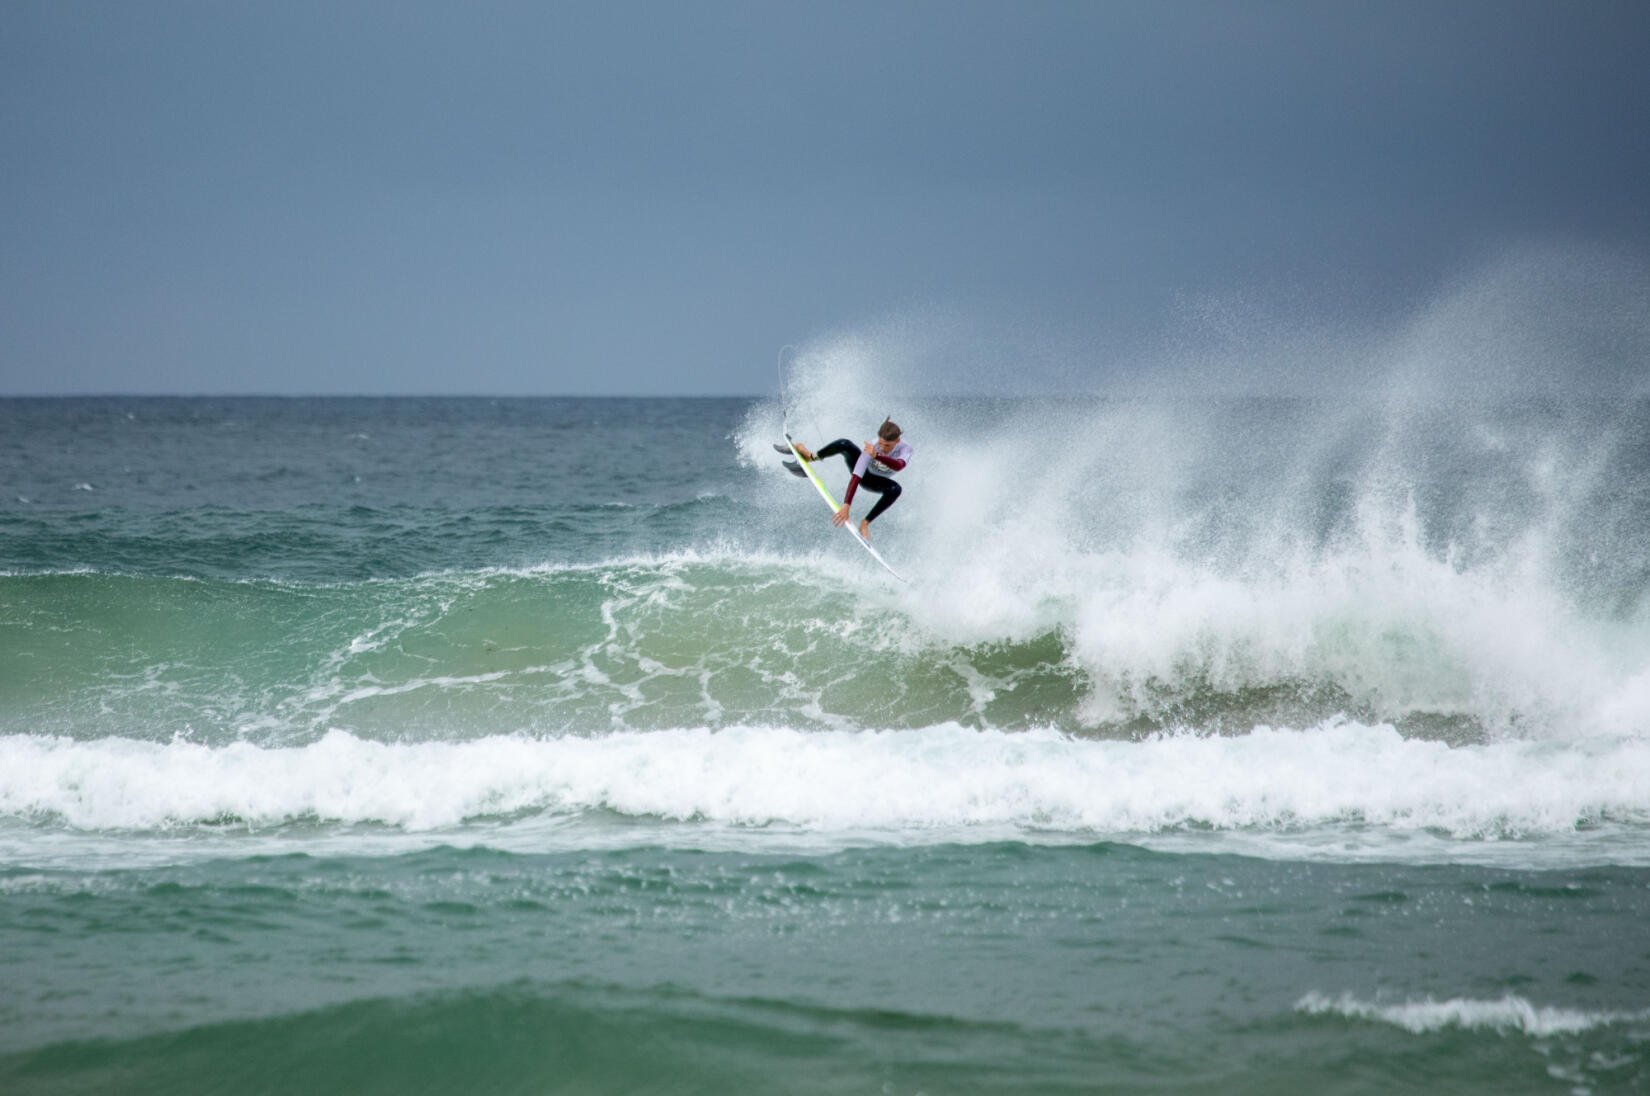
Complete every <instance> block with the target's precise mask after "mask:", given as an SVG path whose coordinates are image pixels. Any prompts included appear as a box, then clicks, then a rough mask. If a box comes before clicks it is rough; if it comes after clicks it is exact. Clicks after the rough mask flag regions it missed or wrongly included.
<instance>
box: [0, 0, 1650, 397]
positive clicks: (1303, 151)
mask: <svg viewBox="0 0 1650 1096" xmlns="http://www.w3.org/2000/svg"><path fill="white" fill-rule="evenodd" d="M0 149H3V150H4V151H3V155H4V171H3V172H0V296H3V307H0V393H5V394H20V393H80V392H181V393H197V392H206V393H232V392H260V393H261V392H269V393H299V392H303V393H333V392H362V393H400V392H407V393H424V392H473V393H500V394H513V393H521V394H536V393H551V394H554V393H614V394H650V393H659V394H700V393H703V394H736V393H759V392H765V391H769V390H770V389H771V386H772V381H771V377H772V368H773V359H774V354H775V352H776V350H777V349H778V347H779V346H780V345H781V344H783V343H788V342H789V343H806V342H808V341H809V340H819V339H822V338H828V337H831V336H832V335H833V334H836V333H841V332H853V331H855V330H858V329H860V328H866V329H872V330H875V329H886V328H887V327H888V326H889V325H890V324H893V325H896V326H897V325H899V324H900V323H905V322H910V323H914V324H917V325H918V326H921V325H925V324H926V325H928V326H930V327H932V328H935V329H949V330H951V331H952V332H953V338H952V340H951V344H950V345H951V347H952V349H953V350H955V348H956V347H957V346H958V345H960V344H962V343H970V342H971V343H973V344H974V345H975V346H977V347H990V348H991V349H989V350H982V351H980V352H979V353H978V354H977V355H975V357H976V358H977V359H978V360H975V361H973V362H972V363H971V365H970V368H972V369H974V370H975V371H976V373H977V374H981V375H984V374H990V373H992V372H994V371H995V372H997V373H999V374H1008V373H1010V372H1012V371H1015V370H1022V371H1023V370H1031V371H1033V372H1036V371H1038V370H1041V371H1042V372H1043V373H1044V374H1045V375H1046V376H1045V380H1046V381H1047V383H1048V384H1051V385H1053V386H1055V387H1058V386H1060V385H1061V384H1065V383H1070V382H1071V379H1072V378H1073V377H1083V376H1087V375H1089V374H1094V375H1097V376H1100V377H1102V378H1104V376H1106V375H1109V374H1125V373H1127V371H1128V370H1129V369H1130V368H1131V363H1132V362H1134V361H1136V360H1137V357H1138V356H1140V355H1145V354H1148V353H1149V352H1151V351H1150V349H1149V348H1154V347H1156V348H1161V346H1162V345H1163V343H1164V342H1165V341H1168V342H1172V341H1173V338H1174V335H1173V331H1174V328H1175V326H1176V325H1177V324H1180V323H1183V322H1185V317H1186V316H1187V315H1188V314H1200V315H1201V314H1206V313H1207V312H1208V309H1209V305H1208V302H1211V301H1214V302H1228V305H1226V306H1222V307H1229V303H1230V302H1232V301H1234V300H1236V301H1240V302H1241V301H1246V300H1251V299H1265V300H1268V301H1271V302H1274V305H1269V306H1268V307H1275V302H1277V301H1285V302H1288V303H1287V306H1286V311H1287V312H1288V313H1289V314H1290V315H1291V316H1292V317H1293V318H1294V319H1296V320H1299V322H1301V323H1302V324H1303V325H1308V326H1310V325H1317V326H1319V327H1322V326H1324V325H1328V326H1331V327H1333V326H1334V325H1336V324H1339V323H1345V324H1347V325H1351V326H1357V325H1362V324H1368V323H1371V322H1379V319H1380V317H1381V316H1382V315H1384V314H1387V313H1399V312H1402V311H1404V310H1406V309H1414V308H1416V307H1417V306H1418V304H1419V303H1420V302H1424V301H1425V300H1426V299H1427V298H1428V297H1429V295H1431V294H1435V293H1437V292H1438V291H1439V289H1438V287H1439V286H1440V285H1444V284H1448V283H1449V282H1450V280H1451V279H1460V278H1463V277H1469V276H1470V275H1471V272H1472V271H1473V270H1475V269H1478V268H1480V267H1481V265H1482V264H1484V263H1486V262H1491V261H1492V257H1493V256H1494V255H1496V254H1498V253H1501V252H1503V251H1504V250H1505V249H1507V248H1524V247H1528V246H1531V245H1532V244H1533V245H1541V246H1550V245H1554V243H1555V242H1556V244H1557V246H1560V247H1561V248H1563V249H1568V252H1569V253H1574V252H1575V250H1576V249H1578V248H1579V249H1582V250H1583V251H1586V250H1587V249H1596V250H1597V252H1598V253H1600V254H1608V255H1609V256H1611V259H1610V262H1611V263H1613V264H1616V268H1619V269H1623V270H1626V271H1629V272H1633V271H1642V270H1643V269H1645V265H1644V264H1645V263H1646V261H1647V258H1646V257H1647V256H1650V5H1646V4H1644V3H1643V2H1642V0H1632V2H1623V3H1589V2H1579V3H1564V2H1559V0H1551V2H1545V3H1522V2H1517V0H1485V2H1454V3H1452V2H1449V0H1425V2H1414V3H1411V2H1404V0H1378V2H1372V3H1355V2H1336V0H1307V2H1303V3H1259V2H1239V0H1226V2H1221V3H1193V2H1183V0H1150V2H1143V3H1107V2H1099V0H1095V2H1089V3H1046V2H1044V3H1039V2H1018V3H989V4H988V3H969V2H963V0H941V2H933V3H928V2H900V0H879V2H863V3H860V2H844V3H824V2H813V3H806V4H795V3H785V2H779V0H756V2H749V3H745V2H726V0H694V2H688V3H676V2H661V3H648V4H637V3H622V2H619V3H615V2H611V0H608V2H601V3H588V4H587V3H548V2H545V3H481V2H478V3H464V4H461V3H457V2H452V3H433V2H424V0H387V2H383V3H356V2H349V0H326V2H320V3H316V2H307V0H296V2H294V0H283V2H280V3H265V4H250V3H229V2H222V0H207V2H186V0H167V2H147V3H145V2H132V0H111V2H107V3H86V2H80V0H46V2H30V0H7V3H5V4H4V5H3V6H0ZM1631 295H1632V294H1631V293H1630V294H1629V296H1631ZM959 331H960V332H964V334H962V335H957V334H956V332H959ZM1034 348H1035V349H1034ZM940 387H943V385H941V386H940Z"/></svg>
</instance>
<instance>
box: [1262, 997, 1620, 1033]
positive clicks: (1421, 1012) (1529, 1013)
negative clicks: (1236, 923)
mask: <svg viewBox="0 0 1650 1096" xmlns="http://www.w3.org/2000/svg"><path fill="white" fill-rule="evenodd" d="M1295 1010H1296V1011H1297V1012H1303V1013H1306V1014H1307V1015H1310V1016H1323V1015H1335V1016H1344V1017H1346V1018H1347V1019H1351V1020H1377V1021H1380V1022H1382V1023H1386V1024H1391V1025H1393V1026H1394V1027H1400V1028H1403V1029H1404V1030H1405V1031H1408V1032H1411V1033H1413V1034H1416V1035H1424V1034H1426V1033H1428V1032H1433V1031H1439V1030H1442V1029H1444V1028H1464V1029H1467V1030H1473V1031H1498V1032H1504V1031H1514V1032H1518V1033H1520V1034H1523V1035H1531V1036H1544V1035H1575V1034H1579V1033H1581V1032H1584V1031H1590V1030H1593V1029H1594V1028H1601V1027H1609V1026H1613V1025H1617V1024H1642V1023H1650V1009H1643V1010H1640V1011H1637V1012H1621V1011H1602V1012H1601V1011H1588V1010H1585V1009H1568V1008H1556V1007H1552V1006H1545V1005H1544V1006H1536V1005H1532V1004H1531V1003H1530V1002H1529V1001H1527V1000H1525V999H1524V998H1522V997H1518V996H1516V995H1513V994H1508V995H1507V996H1505V997H1502V998H1499V999H1497V1000H1493V1001H1488V1000H1480V999H1474V998H1469V997H1452V998H1450V999H1449V1000H1447V1001H1434V1000H1432V999H1431V998H1427V999H1425V1000H1421V1001H1404V1002H1400V1003H1397V1004H1376V1003H1374V1002H1369V1001H1361V1000H1359V999H1358V998H1356V997H1354V996H1352V995H1351V994H1349V993H1343V994H1341V995H1340V996H1339V997H1327V996H1325V995H1324V994H1321V993H1315V992H1314V993H1308V994H1306V995H1305V996H1304V997H1302V998H1301V999H1300V1000H1299V1001H1297V1002H1296V1003H1295Z"/></svg>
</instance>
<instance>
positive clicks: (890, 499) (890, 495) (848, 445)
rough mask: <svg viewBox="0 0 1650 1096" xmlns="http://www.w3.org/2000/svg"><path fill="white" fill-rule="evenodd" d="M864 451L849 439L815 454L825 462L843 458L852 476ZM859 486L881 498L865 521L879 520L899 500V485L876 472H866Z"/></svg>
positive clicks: (816, 457)
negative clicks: (827, 459) (829, 459)
mask: <svg viewBox="0 0 1650 1096" xmlns="http://www.w3.org/2000/svg"><path fill="white" fill-rule="evenodd" d="M864 451H865V450H863V449H861V448H860V447H859V446H857V445H855V444H854V443H853V442H851V441H849V440H848V439H847V438H838V439H836V440H835V441H833V442H832V443H831V444H829V445H827V446H826V447H825V448H823V449H821V450H819V451H818V452H816V453H815V454H814V459H815V460H824V459H825V458H826V457H841V458H842V459H843V460H844V461H846V462H847V463H848V474H849V475H850V476H851V475H853V474H854V465H856V464H858V463H859V455H860V454H861V453H863V452H864ZM859 485H860V486H861V487H863V488H865V490H867V491H875V492H876V493H877V495H878V496H879V497H878V499H877V504H876V505H875V506H873V507H871V512H870V513H869V514H866V515H865V520H866V521H867V522H872V521H875V520H877V515H878V514H881V513H882V512H883V511H884V510H886V509H888V507H890V506H892V505H894V500H896V499H898V498H899V493H900V486H899V484H897V483H895V482H894V481H893V480H892V479H889V478H888V477H887V476H879V475H878V474H877V473H875V472H866V473H865V474H864V475H863V476H861V477H859Z"/></svg>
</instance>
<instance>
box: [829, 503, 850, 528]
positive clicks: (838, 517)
mask: <svg viewBox="0 0 1650 1096" xmlns="http://www.w3.org/2000/svg"><path fill="white" fill-rule="evenodd" d="M831 524H832V525H847V524H848V508H847V507H846V506H844V507H843V508H842V509H840V510H838V511H837V512H836V513H835V514H834V515H832V517H831Z"/></svg>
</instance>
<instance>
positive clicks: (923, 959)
mask: <svg viewBox="0 0 1650 1096" xmlns="http://www.w3.org/2000/svg"><path fill="white" fill-rule="evenodd" d="M853 382H854V378H853V377H852V376H844V375H841V374H839V373H838V374H833V373H832V372H831V370H829V369H826V368H819V369H815V370H813V371H812V372H810V371H808V370H807V369H802V370H800V372H799V376H798V379H797V380H796V382H795V383H794V385H793V388H792V391H791V393H790V406H789V415H788V419H789V424H790V426H791V429H792V430H793V432H795V433H796V435H797V436H798V437H799V439H801V440H803V441H806V442H808V443H810V444H814V445H818V444H821V443H823V442H826V441H829V440H831V438H834V437H836V436H839V435H847V436H849V437H850V438H853V439H855V440H858V439H860V438H864V437H868V436H870V434H871V432H872V431H873V430H874V429H875V426H876V424H877V423H878V422H880V420H881V418H882V416H883V415H884V414H886V413H890V412H892V413H893V415H894V417H895V418H896V419H898V420H899V421H900V422H901V424H902V425H903V426H904V428H905V433H906V438H907V440H909V441H911V442H912V443H913V444H914V446H915V449H916V455H915V459H914V460H913V462H912V464H911V466H910V468H909V469H908V470H907V471H906V472H905V473H904V474H903V476H902V481H903V482H904V484H905V494H904V497H903V498H902V499H901V500H900V502H899V504H898V505H896V506H895V507H894V508H893V509H891V510H890V511H889V512H888V513H887V514H886V516H884V517H883V518H881V519H880V520H879V521H878V522H877V523H876V525H875V526H873V535H874V539H875V543H876V544H877V546H878V547H879V549H880V550H881V551H882V552H883V554H884V555H885V556H886V557H887V558H888V560H889V562H890V563H891V564H893V566H894V567H895V568H896V569H898V570H899V571H900V572H901V573H902V574H903V575H905V576H907V578H908V580H909V581H908V582H905V583H901V582H899V581H896V580H895V579H894V578H892V577H890V576H889V575H888V574H886V573H885V572H883V571H882V570H880V569H879V568H878V567H877V566H876V565H875V563H874V561H872V560H871V559H869V557H867V556H866V554H865V553H864V552H863V551H861V550H860V549H859V548H858V547H857V546H856V545H855V544H854V543H853V542H852V541H851V540H850V539H849V538H848V537H847V536H845V535H843V534H841V533H840V532H838V531H836V530H833V529H832V528H831V526H830V524H829V515H828V514H827V512H826V511H825V509H824V507H823V506H822V505H821V504H820V501H819V499H818V497H817V496H816V495H815V494H814V492H813V491H812V490H811V489H810V488H808V486H807V485H806V484H805V483H803V482H802V481H800V480H797V479H794V478H792V477H790V476H788V475H786V474H785V472H784V471H783V470H782V469H781V468H780V467H779V463H778V458H777V456H776V455H775V454H774V453H773V451H772V449H771V443H772V442H773V441H776V440H778V438H779V436H780V433H781V417H780V407H779V403H778V401H777V399H775V398H773V397H771V396H770V397H768V398H760V399H659V400H640V399H639V400H624V399H605V400H578V399H544V400H527V399H523V400H494V399H315V400H305V399H297V400H284V399H270V400H263V399H119V398H109V399H46V400H27V399H10V400H0V1091H4V1092H6V1093H10V1094H25V1093H70V1092H75V1093H79V1092H134V1093H136V1092H164V1093H203V1092H223V1093H260V1092H279V1093H352V1094H353V1093H379V1092H382V1093H419V1092H443V1093H445V1092H455V1093H456V1092H465V1093H471V1092H474V1093H598V1092H602V1093H606V1092H614V1093H618V1092H624V1093H634V1092H654V1093H707V1094H708V1093H716V1094H724V1093H747V1092H748V1093H877V1094H900V1096H914V1094H917V1093H927V1094H930V1096H939V1094H943V1093H1079V1092H1096V1093H1099V1092H1104V1093H1145V1092H1150V1093H1209V1094H1215V1093H1220V1094H1229V1093H1255V1094H1262V1093H1265V1094H1280V1093H1313V1094H1319V1093H1390V1092H1429V1093H1431V1092H1450V1093H1493V1094H1498V1096H1504V1094H1509V1093H1558V1094H1582V1093H1610V1092H1645V1091H1650V403H1646V402H1644V401H1633V400H1602V399H1601V400H1586V399H1575V400H1569V401H1565V400H1555V399H1551V398H1548V399H1527V400H1517V399H1493V400H1485V401H1480V402H1474V401H1472V400H1470V399H1465V398H1457V397H1453V396H1452V397H1451V398H1448V399H1442V398H1438V399H1418V398H1404V397H1402V395H1401V394H1399V395H1389V396H1387V397H1384V398H1363V399H1358V400H1332V399H1324V400H1310V399H1215V398H1201V399H1194V398H1184V399H1173V398H1163V399H1156V400H1153V399H1140V400H1117V399H1112V400H1108V399H1069V400H1058V399H1041V400H1031V399H1024V400H984V399H981V400H938V399H934V400H916V401H906V402H904V403H902V404H901V405H900V406H897V407H883V406H880V405H879V406H875V407H872V406H870V404H869V403H868V402H865V401H859V402H856V401H855V400H854V399H847V400H844V399H843V398H842V393H843V392H844V391H850V392H851V391H853V390H854V389H855V385H854V383H853ZM873 398H882V397H878V396H874V395H872V396H867V397H866V400H869V399H873ZM861 403H864V405H863V406H861ZM825 468H826V473H825V474H826V478H827V482H829V483H830V484H831V486H832V487H833V489H834V490H836V491H838V492H840V490H841V489H842V486H843V482H844V481H845V479H846V473H845V471H844V470H843V469H842V468H841V466H840V464H836V465H826V466H825Z"/></svg>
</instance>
